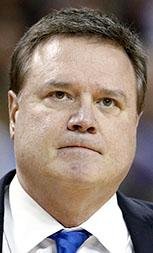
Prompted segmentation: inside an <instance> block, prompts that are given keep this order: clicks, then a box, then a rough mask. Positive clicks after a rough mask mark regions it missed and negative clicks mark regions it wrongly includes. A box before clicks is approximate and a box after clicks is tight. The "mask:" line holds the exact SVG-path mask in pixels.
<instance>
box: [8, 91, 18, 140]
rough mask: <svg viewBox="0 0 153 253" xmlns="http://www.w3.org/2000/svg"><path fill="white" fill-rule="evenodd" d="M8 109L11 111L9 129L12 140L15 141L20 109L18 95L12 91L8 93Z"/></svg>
mask: <svg viewBox="0 0 153 253" xmlns="http://www.w3.org/2000/svg"><path fill="white" fill-rule="evenodd" d="M8 109H9V128H10V136H11V139H14V132H15V124H16V120H17V113H18V109H19V104H18V99H17V95H16V94H15V93H14V92H13V91H12V90H9V91H8Z"/></svg>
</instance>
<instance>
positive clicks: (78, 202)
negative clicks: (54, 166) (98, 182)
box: [30, 184, 115, 227]
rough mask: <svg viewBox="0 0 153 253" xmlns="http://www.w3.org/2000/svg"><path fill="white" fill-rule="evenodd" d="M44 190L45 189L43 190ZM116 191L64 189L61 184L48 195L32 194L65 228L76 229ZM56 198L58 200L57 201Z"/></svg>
mask: <svg viewBox="0 0 153 253" xmlns="http://www.w3.org/2000/svg"><path fill="white" fill-rule="evenodd" d="M41 189H44V188H41ZM114 192H115V191H113V192H110V191H109V192H108V193H106V190H105V192H104V189H97V187H95V186H92V187H90V188H89V187H88V188H82V189H80V188H79V187H74V185H73V188H70V187H68V188H66V187H64V189H62V185H61V184H60V185H59V187H58V191H57V189H56V191H53V189H52V190H51V191H50V192H48V193H47V194H46V192H45V193H43V192H41V193H39V194H38V193H36V192H34V193H33V194H30V195H31V197H32V198H33V199H35V200H36V202H37V203H38V204H39V205H40V206H41V207H43V208H44V209H45V210H46V211H47V212H48V213H49V214H50V215H51V216H53V217H54V218H55V219H56V220H58V221H59V222H60V223H61V224H62V225H64V226H65V227H76V226H79V225H80V224H82V223H83V222H85V221H86V220H87V219H88V218H89V217H90V216H91V215H92V214H94V213H95V212H96V211H97V210H98V209H99V208H100V207H101V206H102V205H103V204H104V203H105V202H107V201H108V199H109V198H110V197H111V196H112V195H113V193H114ZM38 196H39V198H38ZM55 197H56V199H55Z"/></svg>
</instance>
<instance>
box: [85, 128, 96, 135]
mask: <svg viewBox="0 0 153 253" xmlns="http://www.w3.org/2000/svg"><path fill="white" fill-rule="evenodd" d="M87 131H88V132H89V133H90V134H95V133H96V128H95V127H89V128H88V129H87Z"/></svg>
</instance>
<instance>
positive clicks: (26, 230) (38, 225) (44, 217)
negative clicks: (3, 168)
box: [2, 176, 134, 253]
mask: <svg viewBox="0 0 153 253" xmlns="http://www.w3.org/2000/svg"><path fill="white" fill-rule="evenodd" d="M79 228H83V229H86V230H87V231H89V232H90V233H91V234H92V235H93V236H90V237H89V238H88V239H87V240H86V241H85V242H84V243H83V244H82V246H81V247H80V248H79V249H78V251H77V252H78V253H98V252H100V253H132V252H134V251H133V246H132V242H131V238H130V235H129V233H128V230H127V227H126V225H125V222H124V219H123V217H122V212H121V210H120V208H119V206H118V204H117V198H116V194H115V195H114V196H113V197H112V198H111V199H110V200H109V201H108V202H107V203H106V204H104V205H103V206H102V207H101V208H100V209H99V210H98V211H97V212H96V213H95V214H93V215H92V216H91V217H90V218H89V219H88V220H87V221H85V222H84V223H82V224H81V225H80V226H79ZM60 229H65V228H64V227H63V226H62V225H61V224H60V223H59V222H58V221H57V220H55V219H54V218H53V217H52V216H51V215H49V214H48V213H47V212H46V211H45V210H44V209H43V208H41V207H40V206H39V205H38V204H37V203H36V202H35V201H34V200H33V199H32V198H31V197H30V196H29V195H28V194H27V193H26V192H25V191H24V189H23V188H22V187H21V185H20V183H19V181H18V179H17V176H15V177H14V179H13V181H12V182H11V184H10V187H9V188H7V189H6V193H5V214H4V234H3V251H2V253H10V252H11V253H28V252H29V253H35V252H37V253H56V245H55V242H54V241H53V240H51V239H46V238H47V237H48V236H49V235H51V234H53V233H55V232H57V231H58V230H60ZM71 229H76V228H71ZM71 229H70V230H71ZM68 230H69V229H68Z"/></svg>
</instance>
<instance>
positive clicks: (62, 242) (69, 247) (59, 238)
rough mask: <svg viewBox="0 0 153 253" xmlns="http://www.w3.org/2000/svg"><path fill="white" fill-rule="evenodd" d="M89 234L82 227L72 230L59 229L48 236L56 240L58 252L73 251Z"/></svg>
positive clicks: (68, 252)
mask: <svg viewBox="0 0 153 253" xmlns="http://www.w3.org/2000/svg"><path fill="white" fill-rule="evenodd" d="M90 235H91V234H90V233H89V232H88V231H86V230H84V229H80V230H73V231H66V230H60V231H58V232H56V233H55V234H53V235H51V236H49V238H51V239H53V240H54V241H55V242H56V247H57V252H58V253H75V252H76V251H77V249H78V248H79V247H80V246H81V245H82V244H83V242H84V241H85V240H87V239H88V237H89V236H90Z"/></svg>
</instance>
